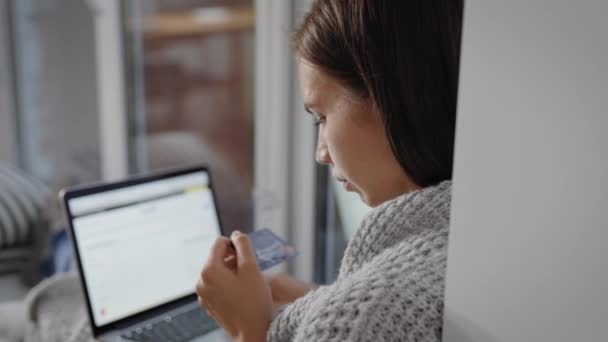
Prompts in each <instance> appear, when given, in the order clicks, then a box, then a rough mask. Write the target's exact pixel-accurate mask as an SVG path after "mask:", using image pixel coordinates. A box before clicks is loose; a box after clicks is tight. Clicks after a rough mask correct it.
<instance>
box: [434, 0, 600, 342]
mask: <svg viewBox="0 0 608 342" xmlns="http://www.w3.org/2000/svg"><path fill="white" fill-rule="evenodd" d="M607 14H608V2H607V1H605V0H587V1H576V2H575V1H565V0H559V1H556V0H535V1H522V0H514V1H502V2H497V1H487V0H469V1H467V2H466V10H465V25H464V41H463V55H462V69H461V84H460V100H459V101H460V103H459V114H458V115H459V117H458V127H457V138H456V142H457V143H456V164H455V174H454V189H453V204H452V205H453V206H452V221H451V236H450V247H449V258H448V278H447V290H446V308H445V310H446V314H445V318H446V321H445V326H444V341H449V342H465V341H466V342H473V341H475V342H477V341H478V342H493V341H496V342H498V341H500V342H528V341H529V342H541V341H547V342H549V341H551V342H559V341H608V329H606V326H607V325H608V293H607V292H608V266H607V262H608V248H607V247H606V246H607V245H608V216H607V213H608V158H607V156H608V134H607V131H608V113H607V109H606V108H608V64H607V61H608V38H607V36H606V34H607V33H608V21H606V15H607Z"/></svg>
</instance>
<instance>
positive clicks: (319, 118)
mask: <svg viewBox="0 0 608 342" xmlns="http://www.w3.org/2000/svg"><path fill="white" fill-rule="evenodd" d="M314 119H315V123H314V125H315V126H319V125H320V124H322V123H323V122H325V117H323V116H321V115H315V117H314Z"/></svg>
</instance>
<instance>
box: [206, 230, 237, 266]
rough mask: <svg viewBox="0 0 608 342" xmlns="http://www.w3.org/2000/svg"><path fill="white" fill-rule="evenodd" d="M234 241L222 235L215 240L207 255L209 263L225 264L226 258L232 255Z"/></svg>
mask: <svg viewBox="0 0 608 342" xmlns="http://www.w3.org/2000/svg"><path fill="white" fill-rule="evenodd" d="M231 245H232V242H231V241H230V239H228V238H227V237H224V236H221V237H219V238H217V240H215V242H214V243H213V245H212V246H211V250H210V251H209V256H208V257H207V263H208V264H223V261H224V258H226V257H227V256H228V255H230V254H231V253H230V251H231V248H232V246H231Z"/></svg>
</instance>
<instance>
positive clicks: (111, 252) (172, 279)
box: [66, 171, 221, 327]
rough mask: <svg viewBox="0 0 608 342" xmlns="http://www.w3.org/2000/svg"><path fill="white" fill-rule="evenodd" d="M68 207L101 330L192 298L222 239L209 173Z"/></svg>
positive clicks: (97, 196)
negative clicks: (217, 241)
mask: <svg viewBox="0 0 608 342" xmlns="http://www.w3.org/2000/svg"><path fill="white" fill-rule="evenodd" d="M66 204H67V205H68V208H69V212H70V214H71V218H72V227H73V234H74V239H75V240H76V245H77V248H78V252H79V256H80V262H81V269H82V272H83V277H84V279H85V283H86V287H87V292H88V297H89V301H90V306H91V311H92V316H93V320H94V324H95V326H96V327H101V326H104V325H107V324H110V323H112V322H115V321H117V320H120V319H122V318H125V317H128V316H131V315H134V314H137V313H140V312H142V311H145V310H147V309H151V308H154V307H156V306H159V305H162V304H165V303H168V302H170V301H173V300H176V299H178V298H181V297H184V296H187V295H190V294H192V293H194V286H195V283H196V280H197V278H198V275H199V274H200V270H201V267H202V265H203V263H204V261H205V259H206V257H207V254H208V252H209V249H210V247H211V244H212V243H213V242H214V241H215V239H216V238H217V237H218V236H220V234H221V233H220V232H221V230H220V223H219V219H218V216H217V210H216V208H215V202H214V199H213V193H212V191H211V187H210V184H209V175H208V173H207V172H206V171H197V172H194V173H190V174H186V175H180V176H175V177H171V178H165V179H160V180H155V181H150V182H146V183H143V184H138V185H132V186H127V187H123V188H120V189H116V190H111V191H105V192H101V193H96V194H91V195H86V196H83V197H77V198H72V199H69V200H68V201H67V203H66Z"/></svg>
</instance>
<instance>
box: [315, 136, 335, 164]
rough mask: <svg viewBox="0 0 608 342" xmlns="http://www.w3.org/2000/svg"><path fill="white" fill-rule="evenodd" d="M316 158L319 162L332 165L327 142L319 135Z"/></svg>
mask: <svg viewBox="0 0 608 342" xmlns="http://www.w3.org/2000/svg"><path fill="white" fill-rule="evenodd" d="M316 160H317V163H319V164H323V165H331V163H332V161H331V156H330V155H329V149H328V148H327V144H325V142H324V141H323V140H322V139H321V137H319V141H318V142H317V152H316Z"/></svg>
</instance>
